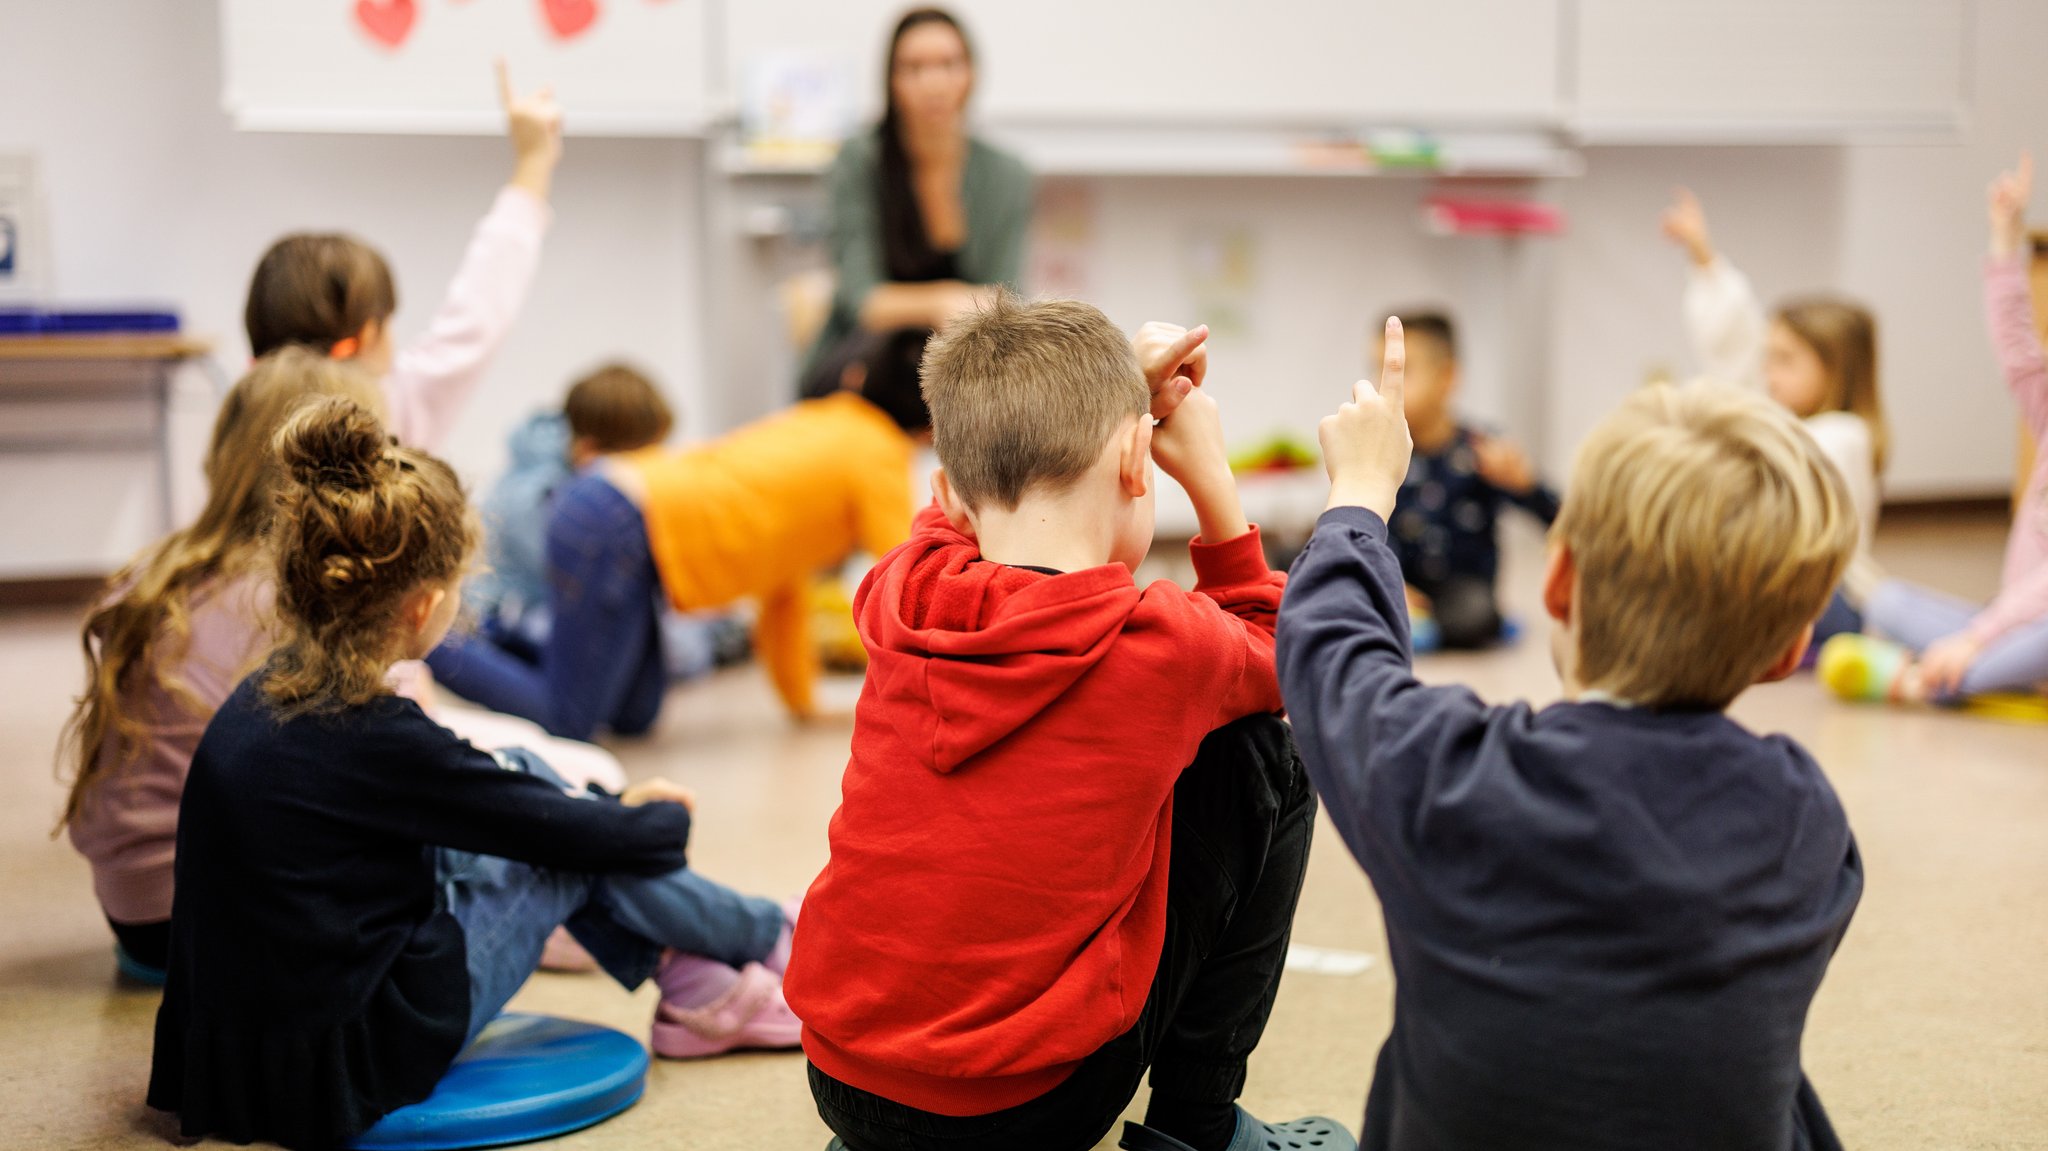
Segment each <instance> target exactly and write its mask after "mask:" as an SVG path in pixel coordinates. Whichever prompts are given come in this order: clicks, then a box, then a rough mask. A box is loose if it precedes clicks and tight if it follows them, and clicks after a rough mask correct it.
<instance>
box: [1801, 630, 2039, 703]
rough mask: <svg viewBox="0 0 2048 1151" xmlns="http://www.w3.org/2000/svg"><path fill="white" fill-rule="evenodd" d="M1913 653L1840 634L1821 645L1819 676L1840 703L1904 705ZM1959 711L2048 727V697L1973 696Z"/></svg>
mask: <svg viewBox="0 0 2048 1151" xmlns="http://www.w3.org/2000/svg"><path fill="white" fill-rule="evenodd" d="M1912 660H1913V653H1912V652H1910V651H1908V650H1907V649H1906V648H1904V647H1902V646H1901V645H1899V644H1895V643H1892V642H1890V641H1889V640H1882V639H1877V638H1875V637H1872V636H1866V635H1838V636H1835V637H1834V638H1833V639H1830V640H1828V642H1827V643H1825V644H1823V645H1822V646H1821V652H1820V662H1819V663H1818V664H1817V665H1816V666H1815V669H1814V670H1815V673H1816V674H1817V675H1818V676H1819V677H1820V682H1821V683H1822V684H1823V685H1824V686H1825V687H1826V688H1827V689H1828V690H1829V691H1830V692H1833V693H1834V694H1835V695H1836V696H1837V697H1838V698H1840V699H1845V700H1849V701H1851V702H1854V703H1904V702H1908V701H1906V700H1905V699H1904V698H1903V697H1902V696H1901V694H1900V690H1899V685H1900V683H1901V682H1902V680H1903V678H1904V672H1905V670H1906V668H1907V667H1908V666H1909V665H1910V664H1911V663H1912ZM1955 709H1956V710H1958V711H1963V712H1966V713H1968V714H1970V715H1976V716H1982V717H1984V718H1985V719H1997V720H2004V721H2006V722H2008V723H2048V697H2044V696H2040V695H2027V694H2023V693H2018V692H1998V693H1992V694H1986V695H1974V696H1968V697H1965V698H1963V699H1959V700H1956V701H1955Z"/></svg>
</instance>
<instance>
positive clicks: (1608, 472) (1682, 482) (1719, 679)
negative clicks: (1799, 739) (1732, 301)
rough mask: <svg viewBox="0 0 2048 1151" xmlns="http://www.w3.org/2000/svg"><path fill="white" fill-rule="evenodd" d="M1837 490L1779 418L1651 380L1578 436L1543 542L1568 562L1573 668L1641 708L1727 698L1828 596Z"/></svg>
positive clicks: (1835, 577)
mask: <svg viewBox="0 0 2048 1151" xmlns="http://www.w3.org/2000/svg"><path fill="white" fill-rule="evenodd" d="M1857 532H1858V528H1857V520H1856V510H1855V505H1854V503H1853V502H1852V501H1851V498H1850V496H1849V489H1848V486H1847V484H1845V483H1844V482H1843V480H1842V476H1841V474H1840V473H1839V472H1837V471H1836V470H1835V467H1834V465H1833V464H1832V463H1830V462H1829V461H1828V459H1827V457H1826V456H1825V455H1824V454H1822V452H1821V451H1820V448H1819V446H1818V445H1816V444H1815V443H1814V441H1813V438H1812V437H1811V436H1810V435H1809V434H1808V433H1807V431H1806V429H1805V428H1803V427H1801V426H1800V424H1799V421H1798V420H1797V419H1796V418H1794V417H1793V416H1792V415H1791V413H1789V412H1786V411H1785V410H1783V409H1782V408H1779V407H1777V406H1776V405H1774V404H1771V403H1769V402H1768V401H1766V400H1764V399H1763V398H1762V397H1759V396H1755V395H1752V394H1750V393H1748V392H1745V391H1743V390H1741V389H1738V388H1733V387H1729V386H1726V385H1721V384H1711V383H1693V384H1687V385H1685V386H1684V387H1672V386H1670V385H1667V384H1659V385H1653V386H1651V387H1648V388H1645V389H1643V390H1642V391H1640V392H1637V393H1636V394H1635V395H1634V396H1632V397H1630V399H1629V400H1628V401H1627V402H1626V403H1624V404H1623V405H1622V406H1621V408H1620V410H1618V411H1616V412H1615V413H1614V414H1613V415H1611V416H1609V417H1608V418H1607V419H1606V420H1604V421H1602V422H1601V424H1600V425H1599V426H1598V427H1597V428H1595V429H1594V430H1593V433H1592V434H1591V435H1590V436H1588V437H1587V439H1586V442H1585V444H1584V445H1583V446H1582V447H1581V448H1580V449H1579V454H1578V460H1577V462H1576V464H1575V465H1574V467H1573V469H1572V483H1571V488H1570V490H1569V493H1568V494H1567V496H1566V498H1565V502H1564V510H1563V511H1562V512H1561V513H1560V514H1559V515H1558V518H1557V523H1556V525H1555V527H1553V528H1552V538H1553V539H1555V540H1557V541H1560V542H1562V543H1563V544H1564V545H1565V546H1567V547H1569V548H1570V549H1571V551H1572V557H1573V559H1574V561H1575V562H1576V564H1577V569H1578V595H1579V601H1578V640H1579V651H1578V674H1579V679H1580V681H1581V682H1582V683H1583V684H1584V685H1585V686H1586V687H1588V688H1597V689H1599V690H1602V691H1606V692H1611V693H1613V694H1614V695H1617V696H1619V697H1621V698H1623V699H1627V700H1631V701H1633V702H1635V703H1637V704H1640V705H1642V706H1646V707H1677V708H1713V709H1720V708H1724V707H1726V706H1727V705H1728V704H1729V703H1730V702H1732V701H1733V700H1734V699H1735V697H1736V696H1737V695H1740V694H1741V693H1742V691H1743V689H1745V688H1747V687H1748V686H1750V685H1751V684H1753V683H1755V682H1756V681H1757V679H1758V678H1759V677H1760V676H1762V675H1763V674H1764V672H1765V671H1767V670H1768V669H1769V668H1770V666H1771V664H1772V663H1773V662H1774V661H1775V660H1777V659H1778V658H1779V657H1780V656H1782V655H1783V654H1784V653H1785V651H1786V650H1787V649H1788V648H1789V647H1791V645H1792V644H1793V643H1794V641H1796V640H1797V639H1798V638H1799V635H1800V633H1801V631H1802V630H1804V629H1805V628H1806V627H1807V626H1808V625H1810V624H1812V623H1813V621H1814V619H1815V618H1816V617H1818V616H1819V615H1820V613H1821V610H1822V609H1823V608H1824V607H1825V606H1826V605H1827V601H1828V597H1829V595H1831V594H1832V593H1833V591H1834V589H1835V585H1836V584H1837V583H1839V582H1840V581H1841V578H1842V573H1843V571H1844V570H1845V569H1846V568H1847V567H1848V565H1849V558H1850V556H1851V555H1852V554H1853V553H1854V551H1855V548H1856V538H1857Z"/></svg>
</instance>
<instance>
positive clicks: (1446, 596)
mask: <svg viewBox="0 0 2048 1151" xmlns="http://www.w3.org/2000/svg"><path fill="white" fill-rule="evenodd" d="M1416 587H1417V589H1418V590H1420V591H1421V592H1422V594H1424V595H1426V596H1428V597H1429V605H1430V614H1431V615H1433V616H1435V617H1436V626H1437V630H1438V632H1439V633H1440V634H1442V636H1443V640H1444V646H1445V647H1446V648H1450V649H1452V650H1470V649H1472V648H1482V647H1490V646H1492V645H1493V643H1494V642H1495V641H1496V640H1498V639H1500V604H1499V601H1497V600H1496V599H1494V594H1493V581H1492V580H1490V579H1477V578H1473V577H1467V576H1455V577H1453V578H1451V579H1447V580H1445V581H1443V582H1442V583H1438V584H1432V585H1429V586H1426V587H1425V586H1423V585H1421V584H1417V585H1416Z"/></svg>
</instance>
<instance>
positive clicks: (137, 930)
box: [107, 919, 171, 970]
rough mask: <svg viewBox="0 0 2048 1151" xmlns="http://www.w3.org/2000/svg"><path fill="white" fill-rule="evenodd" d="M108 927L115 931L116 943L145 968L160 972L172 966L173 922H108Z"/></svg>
mask: <svg viewBox="0 0 2048 1151" xmlns="http://www.w3.org/2000/svg"><path fill="white" fill-rule="evenodd" d="M107 926H108V927H111V928H113V929H114V942H116V943H119V944H120V945H121V950H123V951H125V952H127V953H128V957H129V958H131V959H133V960H135V961H136V962H137V963H140V964H142V965H144V966H145V967H154V968H157V969H159V970H161V969H163V968H166V967H169V966H170V965H171V921H170V920H168V919H166V920H164V921H162V922H161V923H115V922H114V921H113V920H111V919H109V920H107Z"/></svg>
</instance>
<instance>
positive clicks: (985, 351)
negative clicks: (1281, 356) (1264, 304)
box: [785, 297, 1356, 1151]
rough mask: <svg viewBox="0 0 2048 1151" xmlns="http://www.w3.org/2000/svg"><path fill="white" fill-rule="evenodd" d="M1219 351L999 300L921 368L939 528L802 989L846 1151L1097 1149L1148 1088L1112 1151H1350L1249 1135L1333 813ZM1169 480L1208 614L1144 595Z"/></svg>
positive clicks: (830, 1114)
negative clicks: (1268, 1042)
mask: <svg viewBox="0 0 2048 1151" xmlns="http://www.w3.org/2000/svg"><path fill="white" fill-rule="evenodd" d="M1205 336H1206V333H1205V332H1204V331H1203V330H1201V329H1196V330H1195V331H1193V332H1182V331H1181V330H1180V329H1178V328H1173V327H1171V326H1169V325H1148V326H1147V328H1146V330H1145V331H1144V332H1142V333H1141V334H1140V338H1139V344H1140V348H1141V349H1142V350H1139V349H1134V348H1133V346H1132V343H1131V341H1130V340H1129V339H1126V338H1125V337H1124V335H1123V333H1121V332H1119V331H1118V330H1117V329H1116V328H1115V327H1114V326H1113V325H1112V324H1111V323H1110V322H1109V320H1108V318H1107V317H1105V316H1104V315H1103V314H1102V313H1101V312H1100V311H1098V310H1096V309H1095V308H1093V307H1090V306H1088V305H1086V304H1081V303H1075V302H1072V301H1043V302H1036V303H1023V302H1020V301H1018V300H1015V299H1013V298H1007V297H1006V298H1002V299H998V300H996V301H995V302H993V303H992V304H990V305H988V306H987V307H986V308H984V309H983V310H981V311H980V312H977V313H974V314H971V315H969V316H967V317H965V318H963V319H961V320H959V321H958V322H956V323H955V324H954V326H952V327H951V328H949V329H948V330H947V331H946V332H945V333H944V334H943V335H941V336H939V337H937V338H936V339H934V340H933V341H932V343H931V346H930V349H929V350H928V351H927V353H926V356H925V361H924V391H925V398H926V400H927V401H928V402H929V404H930V406H931V412H932V427H933V433H934V436H935V446H936V448H937V450H938V455H939V462H940V464H941V468H942V470H941V471H940V472H939V473H938V475H937V476H936V477H935V478H934V479H933V483H932V486H933V494H934V495H935V496H936V497H937V498H936V501H935V503H934V504H933V506H932V507H930V508H927V509H926V510H925V511H924V513H923V514H922V515H920V516H919V517H918V520H917V523H916V526H915V528H914V529H913V533H912V536H911V539H910V542H908V543H906V544H904V545H903V546H902V547H899V548H897V549H896V550H895V551H893V552H891V553H889V555H888V556H886V557H884V558H883V560H882V562H881V563H880V564H878V565H877V566H876V567H875V569H874V570H873V572H871V573H870V574H869V576H868V578H867V580H866V582H865V583H864V584H863V585H862V587H861V590H860V594H859V596H858V597H857V598H856V600H855V604H854V610H855V616H856V619H857V621H858V624H859V628H860V634H861V639H862V640H863V642H864V643H865V644H866V646H867V650H868V654H869V666H868V674H867V683H866V685H865V687H864V688H863V689H862V692H861V698H860V704H859V707H858V709H857V711H856V713H855V720H854V734H853V756H852V759H851V761H850V762H849V763H848V765H847V769H846V776H845V779H844V781H843V784H842V792H843V794H842V801H841V804H840V808H839V811H838V813H837V814H836V815H834V816H833V818H832V826H831V844H832V857H831V862H830V863H828V864H827V865H826V867H825V870H824V872H823V874H821V875H820V876H819V877H818V880H817V882H816V883H814V884H813V885H812V886H811V890H810V894H809V895H808V896H807V898H806V900H805V902H804V911H803V917H802V921H801V925H800V927H799V928H798V930H797V932H796V939H795V950H794V956H793V958H792V960H791V962H790V966H789V971H788V976H787V982H786V983H785V992H786V994H787V996H788V999H789V1002H790V1005H791V1006H792V1007H793V1008H794V1009H795V1011H796V1013H797V1014H798V1016H799V1017H801V1018H802V1020H803V1021H804V1025H805V1026H804V1050H805V1052H806V1054H808V1055H809V1057H810V1062H811V1069H810V1079H811V1091H812V1094H813V1095H814V1096H815V1098H816V1100H817V1104H818V1111H819V1114H820V1115H821V1116H823V1118H824V1120H825V1122H826V1125H827V1126H829V1127H831V1128H832V1130H833V1131H834V1132H835V1133H836V1134H837V1136H838V1138H837V1139H835V1140H834V1143H833V1146H835V1147H846V1148H850V1149H851V1151H891V1149H895V1148H910V1147H915V1148H920V1149H928V1148H961V1149H962V1151H965V1149H967V1148H973V1149H975V1151H1003V1149H1006V1148H1018V1149H1024V1148H1029V1149H1031V1151H1060V1149H1063V1148H1074V1149H1085V1148H1088V1147H1092V1146H1093V1145H1094V1144H1095V1143H1096V1142H1097V1141H1098V1140H1099V1139H1101V1138H1102V1136H1103V1135H1104V1133H1106V1132H1107V1131H1108V1130H1109V1129H1110V1127H1111V1125H1112V1124H1114V1123H1115V1122H1116V1119H1117V1116H1118V1115H1119V1114H1121V1113H1122V1111H1123V1109H1124V1107H1125V1106H1126V1105H1128V1103H1129V1102H1130V1100H1131V1098H1132V1096H1133V1095H1134V1094H1135V1093H1136V1091H1137V1088H1138V1084H1139V1081H1140V1080H1141V1079H1142V1078H1143V1077H1144V1075H1145V1071H1146V1068H1147V1067H1148V1066H1149V1067H1150V1068H1151V1072H1152V1100H1151V1105H1150V1110H1149V1111H1148V1112H1147V1115H1146V1122H1145V1124H1144V1125H1143V1126H1140V1125H1138V1124H1128V1125H1127V1126H1126V1128H1125V1132H1124V1140H1123V1144H1122V1145H1123V1146H1125V1147H1128V1148H1135V1149H1139V1151H1148V1149H1156V1151H1186V1149H1189V1148H1193V1149H1196V1151H1221V1149H1223V1148H1233V1149H1234V1148H1239V1147H1245V1148H1250V1147H1261V1148H1263V1147H1266V1146H1268V1145H1269V1142H1270V1143H1271V1145H1275V1146H1282V1145H1286V1144H1287V1142H1288V1141H1289V1140H1293V1141H1294V1142H1296V1143H1297V1144H1302V1145H1306V1144H1308V1143H1309V1142H1310V1141H1311V1140H1321V1143H1320V1146H1321V1147H1322V1148H1325V1149H1327V1151H1343V1149H1345V1148H1353V1147H1355V1146H1356V1144H1355V1143H1353V1142H1352V1140H1351V1139H1350V1137H1349V1136H1348V1135H1347V1134H1345V1133H1344V1131H1343V1129H1342V1128H1341V1127H1339V1126H1338V1125H1337V1124H1335V1123H1333V1122H1331V1121H1329V1120H1326V1119H1309V1120H1299V1121H1297V1122H1296V1123H1292V1124H1287V1125H1284V1126H1269V1125H1267V1124H1265V1123H1262V1122H1259V1121H1258V1120H1256V1119H1253V1118H1252V1117H1251V1116H1249V1115H1247V1114H1245V1113H1244V1112H1243V1111H1242V1110H1241V1109H1240V1108H1238V1107H1237V1105H1236V1099H1237V1096H1238V1093H1239V1092H1240V1091H1241V1090H1242V1089H1243V1087H1244V1079H1245V1061H1246V1058H1247V1057H1248V1056H1249V1055H1250V1054H1251V1051H1252V1049H1253V1048H1254V1047H1255V1046H1257V1044H1258V1041H1259V1036H1260V1033H1261V1032H1262V1031H1263V1030H1264V1027H1265V1023H1266V1017H1267V1015H1268V1013H1269V1012H1270V1011H1271V1009H1272V1005H1273V998H1274V995H1275V993H1276V992H1277V990H1278V988H1279V983H1280V970H1281V964H1282V960H1283V959H1284V958H1285V956H1286V951H1287V939H1288V931H1289V928H1290V926H1291V924H1292V922H1293V918H1294V906H1295V900H1296V898H1297V897H1298V896H1299V895H1300V892H1301V882H1302V877H1303V874H1304V871H1305V868H1306V865H1307V862H1308V850H1309V837H1310V833H1311V831H1312V828H1313V824H1314V820H1315V812H1316V803H1315V798H1314V795H1313V794H1312V792H1311V789H1310V788H1309V786H1308V782H1307V779H1306V777H1305V774H1304V771H1303V769H1302V766H1301V761H1300V758H1299V757H1298V756H1297V755H1296V754H1295V749H1294V741H1293V738H1292V737H1291V735H1290V734H1289V732H1288V729H1287V727H1286V725H1285V724H1284V723H1283V722H1282V721H1281V720H1280V719H1279V718H1278V717H1277V715H1276V714H1275V713H1276V712H1278V711H1279V709H1280V692H1279V687H1278V683H1277V681H1276V679H1275V674H1274V665H1273V626H1274V618H1275V613H1276V611H1277V609H1278V607H1279V603H1280V593H1281V591H1282V589H1283V587H1284V586H1285V578H1284V577H1283V576H1282V575H1281V574H1280V573H1278V572H1274V571H1271V570H1269V569H1268V567H1267V565H1266V560H1265V556H1264V554H1263V552H1262V551H1261V549H1260V545H1259V536H1258V532H1257V529H1255V528H1253V527H1251V526H1250V525H1249V524H1247V523H1246V522H1245V518H1244V512H1243V509H1242V507H1241V506H1240V504H1239V501H1238V495H1237V486H1236V482H1235V480H1234V479H1233V478H1232V476H1231V473H1230V468H1229V465H1228V463H1227V462H1226V460H1225V457H1224V450H1223V432H1222V426H1221V424H1220V423H1219V421H1218V419H1217V414H1216V403H1215V401H1214V400H1213V399H1211V398H1210V397H1209V395H1208V394H1207V393H1206V392H1203V391H1201V390H1199V389H1198V388H1197V387H1196V386H1195V385H1197V384H1199V383H1200V382H1201V376H1202V373H1203V371H1204V370H1205V367H1206V353H1205V351H1204V350H1203V349H1202V341H1203V339H1204V337H1205ZM1141 360H1143V361H1144V366H1143V367H1141V365H1140V361H1141ZM1158 416H1163V417H1164V418H1163V420H1161V421H1160V422H1158V423H1157V424H1156V425H1155V422H1154V420H1155V417H1158ZM1155 460H1156V461H1157V462H1158V464H1159V467H1160V470H1162V471H1164V472H1165V473H1166V474H1167V475H1169V476H1171V477H1173V478H1174V479H1175V480H1177V481H1179V483H1180V484H1181V486H1182V487H1184V488H1186V489H1187V492H1188V495H1189V496H1190V497H1191V499H1192V500H1193V502H1194V505H1195V509H1196V512H1197V515H1198V517H1199V520H1200V524H1201V537H1200V539H1199V540H1197V541H1196V542H1195V543H1193V544H1191V545H1190V548H1189V551H1190V553H1191V556H1192V559H1193V562H1194V567H1195V573H1196V576H1197V583H1196V590H1195V591H1194V592H1192V593H1190V592H1187V591H1184V590H1182V589H1181V588H1179V587H1177V586H1176V585H1174V584H1172V583H1167V582H1159V583H1155V584H1152V585H1151V586H1149V587H1144V588H1140V587H1138V586H1137V585H1136V584H1135V583H1134V582H1133V579H1132V574H1131V573H1132V569H1133V568H1135V567H1136V566H1137V564H1138V563H1139V561H1141V560H1142V559H1143V558H1144V556H1145V553H1146V551H1147V549H1148V548H1149V547H1150V546H1151V543H1152V501H1153V484H1154V479H1153V472H1152V464H1153V462H1154V461H1155Z"/></svg>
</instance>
